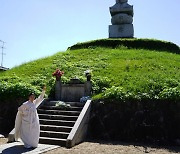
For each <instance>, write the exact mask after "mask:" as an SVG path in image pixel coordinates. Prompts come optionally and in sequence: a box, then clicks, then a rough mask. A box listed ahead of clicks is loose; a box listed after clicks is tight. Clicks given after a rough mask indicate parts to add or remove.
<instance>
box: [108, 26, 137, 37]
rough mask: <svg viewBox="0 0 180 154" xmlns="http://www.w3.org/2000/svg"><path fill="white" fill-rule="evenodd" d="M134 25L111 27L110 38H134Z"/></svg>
mask: <svg viewBox="0 0 180 154" xmlns="http://www.w3.org/2000/svg"><path fill="white" fill-rule="evenodd" d="M133 36H134V28H133V24H122V25H109V38H132V37H133Z"/></svg>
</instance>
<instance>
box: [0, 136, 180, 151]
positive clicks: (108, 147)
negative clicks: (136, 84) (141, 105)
mask: <svg viewBox="0 0 180 154" xmlns="http://www.w3.org/2000/svg"><path fill="white" fill-rule="evenodd" d="M6 143H7V138H0V145H2V144H6ZM144 153H150V154H172V153H179V154H180V147H170V146H169V147H159V146H145V145H142V144H136V145H134V144H126V143H121V142H113V143H108V142H103V141H100V142H84V143H81V144H79V145H77V146H75V147H73V148H71V149H66V148H62V147H61V148H57V149H55V150H52V151H48V152H45V153H44V154H144Z"/></svg>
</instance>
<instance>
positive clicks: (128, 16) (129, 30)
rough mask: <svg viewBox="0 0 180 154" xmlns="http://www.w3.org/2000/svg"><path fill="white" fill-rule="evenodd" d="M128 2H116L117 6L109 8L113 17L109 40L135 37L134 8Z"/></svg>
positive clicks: (119, 0)
mask: <svg viewBox="0 0 180 154" xmlns="http://www.w3.org/2000/svg"><path fill="white" fill-rule="evenodd" d="M127 2H128V0H116V4H115V5H114V6H112V7H110V8H109V9H110V14H111V16H112V18H111V23H112V25H109V38H132V37H133V36H134V28H133V24H132V22H133V14H134V13H133V6H132V5H129V4H128V3H127Z"/></svg>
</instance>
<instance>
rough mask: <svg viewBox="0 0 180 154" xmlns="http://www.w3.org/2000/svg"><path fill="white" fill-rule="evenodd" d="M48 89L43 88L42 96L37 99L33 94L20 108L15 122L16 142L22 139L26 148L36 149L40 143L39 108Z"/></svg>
mask: <svg viewBox="0 0 180 154" xmlns="http://www.w3.org/2000/svg"><path fill="white" fill-rule="evenodd" d="M45 90H46V87H44V88H43V91H42V93H41V95H40V96H39V97H38V98H37V99H35V95H34V94H33V93H31V94H30V95H29V100H28V101H26V102H25V103H23V104H22V105H21V106H20V107H19V108H18V112H17V115H16V120H15V141H18V139H19V138H20V139H21V140H22V141H23V143H24V147H25V148H36V147H38V143H39V135H40V125H39V116H38V114H37V109H36V108H37V107H38V106H39V105H40V103H41V102H42V100H43V98H44V95H45Z"/></svg>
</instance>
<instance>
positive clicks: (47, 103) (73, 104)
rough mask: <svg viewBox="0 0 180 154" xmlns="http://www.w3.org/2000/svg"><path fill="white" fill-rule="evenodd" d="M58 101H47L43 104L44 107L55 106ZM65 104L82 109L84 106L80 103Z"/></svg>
mask: <svg viewBox="0 0 180 154" xmlns="http://www.w3.org/2000/svg"><path fill="white" fill-rule="evenodd" d="M58 102H59V101H48V102H46V103H45V105H46V106H55V104H56V103H58ZM65 103H66V104H70V105H71V106H72V107H73V106H74V107H83V106H84V104H83V103H80V102H65Z"/></svg>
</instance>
